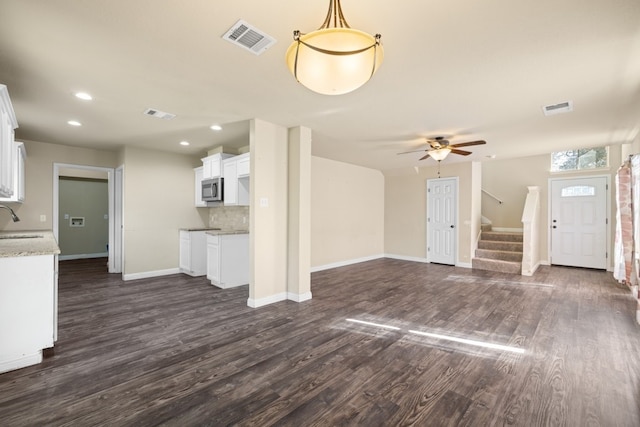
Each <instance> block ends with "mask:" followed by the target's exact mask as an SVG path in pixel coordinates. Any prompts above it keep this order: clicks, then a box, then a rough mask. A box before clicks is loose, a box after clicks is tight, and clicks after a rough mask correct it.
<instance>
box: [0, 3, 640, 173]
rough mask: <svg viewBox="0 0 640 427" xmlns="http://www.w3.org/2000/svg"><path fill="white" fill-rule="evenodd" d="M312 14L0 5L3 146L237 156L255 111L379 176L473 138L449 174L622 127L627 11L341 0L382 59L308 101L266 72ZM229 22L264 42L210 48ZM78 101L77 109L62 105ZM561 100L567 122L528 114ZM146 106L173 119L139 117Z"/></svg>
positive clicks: (230, 7)
mask: <svg viewBox="0 0 640 427" xmlns="http://www.w3.org/2000/svg"><path fill="white" fill-rule="evenodd" d="M328 4H329V1H328V0H307V1H291V0H281V1H266V0H237V1H226V2H223V1H213V0H189V1H178V0H91V1H80V0H0V83H4V84H6V85H7V86H8V88H9V93H10V95H11V98H12V101H13V105H14V108H15V110H16V115H17V117H18V122H19V125H20V127H19V129H18V130H17V137H18V138H21V139H27V140H36V141H43V142H51V143H57V144H66V145H74V146H86V147H93V148H100V149H117V148H119V147H122V146H124V145H131V146H136V147H141V148H149V149H159V150H167V151H175V152H182V153H189V154H194V155H196V154H197V155H200V154H204V153H205V152H206V151H207V149H210V148H213V147H214V146H216V145H219V144H226V145H230V146H241V145H246V144H247V143H248V124H247V120H248V119H251V118H254V117H257V118H261V119H264V120H267V121H269V122H272V123H276V124H278V125H282V126H286V127H292V126H298V125H302V126H306V127H308V128H310V129H312V131H313V153H314V155H317V156H322V157H327V158H331V159H335V160H340V161H345V162H349V163H354V164H359V165H363V166H367V167H372V168H376V169H381V170H384V169H391V168H398V167H413V166H419V165H424V164H425V162H433V160H432V159H427V160H423V161H422V162H419V161H418V159H419V158H420V157H421V154H420V153H414V154H406V155H402V156H397V155H396V153H397V152H401V151H407V150H412V149H419V148H422V147H425V145H424V138H425V137H433V136H437V135H444V136H447V137H451V138H450V139H451V142H452V143H457V142H464V141H469V140H476V139H484V140H486V141H487V145H485V146H478V147H470V151H473V152H474V154H473V155H471V156H468V157H464V158H463V157H459V156H454V155H450V156H449V157H448V158H447V159H446V160H445V162H453V161H461V160H464V161H468V160H486V159H487V156H489V155H492V154H495V155H496V156H497V157H498V158H509V157H515V156H526V155H534V154H541V153H548V152H550V151H553V150H559V149H568V148H579V147H590V146H600V145H609V144H620V143H624V142H630V141H632V140H633V139H634V138H635V137H636V135H637V133H638V130H639V126H640V1H638V0H615V1H611V0H561V1H557V0H556V1H550V0H528V1H525V0H521V1H507V0H501V1H499V0H485V1H477V0H447V1H443V0H441V1H434V0H405V1H389V0H384V1H383V0H366V1H365V0H343V2H342V9H343V12H344V14H345V17H346V19H347V21H348V22H349V24H350V25H351V26H352V27H353V28H357V29H360V30H363V31H365V32H368V33H372V34H374V33H380V34H382V42H383V45H384V49H385V61H384V63H383V64H382V67H381V68H380V70H379V71H378V72H377V73H376V75H375V76H374V77H373V79H372V80H371V81H370V82H369V83H367V84H366V85H365V86H363V87H362V88H360V89H358V90H356V91H355V92H352V93H350V94H346V95H342V96H325V95H318V94H315V93H313V92H310V91H309V90H307V89H306V88H304V87H303V86H301V85H300V84H298V83H297V82H296V81H295V80H294V78H293V77H292V76H291V74H290V73H289V71H288V69H287V67H286V65H285V61H284V53H285V51H286V49H287V47H288V46H289V44H290V43H291V41H292V32H293V30H296V29H299V30H301V31H302V32H309V31H312V30H314V29H316V28H317V27H319V26H320V24H321V23H322V21H323V20H324V17H325V15H326V11H327V8H328ZM238 19H244V20H245V21H247V22H248V23H250V24H252V25H254V26H255V27H257V28H258V29H260V30H262V31H264V32H266V33H267V34H269V35H270V36H272V37H274V38H275V39H276V40H277V43H276V44H275V45H274V46H273V47H271V48H270V49H269V50H267V51H266V52H265V53H264V54H262V55H260V56H256V55H253V54H252V53H249V52H247V51H245V50H243V49H241V48H239V47H237V46H234V45H232V44H231V43H229V42H227V41H225V40H222V39H221V36H222V35H223V34H224V33H225V32H226V31H227V30H228V29H229V28H230V27H231V26H232V25H233V24H234V23H235V22H236V21H237V20H238ZM79 90H82V91H87V92H89V93H91V94H92V95H93V96H94V100H93V101H91V102H84V101H80V100H78V99H76V98H75V97H74V96H73V93H74V92H76V91H79ZM568 100H572V101H573V103H574V112H573V113H570V114H563V115H556V116H551V117H545V116H544V115H543V114H542V106H543V105H546V104H555V103H559V102H563V101H568ZM147 108H156V109H159V110H162V111H166V112H170V113H173V114H176V115H177V117H176V118H175V119H173V120H160V119H155V118H152V117H147V116H145V115H143V114H142V112H143V111H144V110H145V109H147ZM70 119H76V120H79V121H80V122H82V123H83V126H82V127H80V128H74V127H71V126H69V125H67V124H66V122H67V121H68V120H70ZM213 123H220V124H222V125H224V129H223V131H221V132H218V133H215V132H213V131H211V130H210V129H209V126H210V125H211V124H213ZM181 140H188V141H190V142H191V146H190V147H187V148H185V147H181V146H179V145H178V142H179V141H181Z"/></svg>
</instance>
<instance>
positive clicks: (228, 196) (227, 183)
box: [224, 153, 250, 206]
mask: <svg viewBox="0 0 640 427" xmlns="http://www.w3.org/2000/svg"><path fill="white" fill-rule="evenodd" d="M249 159H250V154H249V153H245V154H241V155H239V156H235V157H232V158H230V159H226V160H225V161H224V204H225V206H249V194H250V192H249V190H250V188H249V184H250V179H249V170H250V168H249V166H250V163H249V161H250V160H249Z"/></svg>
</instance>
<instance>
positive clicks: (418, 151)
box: [396, 148, 427, 154]
mask: <svg viewBox="0 0 640 427" xmlns="http://www.w3.org/2000/svg"><path fill="white" fill-rule="evenodd" d="M423 151H427V149H426V148H424V149H422V150H413V151H404V152H402V153H396V154H409V153H422V152H423Z"/></svg>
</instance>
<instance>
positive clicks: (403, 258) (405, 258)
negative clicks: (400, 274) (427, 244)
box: [384, 254, 429, 264]
mask: <svg viewBox="0 0 640 427" xmlns="http://www.w3.org/2000/svg"><path fill="white" fill-rule="evenodd" d="M384 257H385V258H391V259H398V260H400V261H412V262H422V263H425V264H429V261H427V259H426V258H421V257H415V256H406V255H396V254H384Z"/></svg>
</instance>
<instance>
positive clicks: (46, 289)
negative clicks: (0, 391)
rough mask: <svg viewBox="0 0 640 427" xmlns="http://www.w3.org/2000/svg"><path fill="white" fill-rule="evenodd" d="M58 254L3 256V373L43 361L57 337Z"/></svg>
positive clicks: (0, 369)
mask: <svg viewBox="0 0 640 427" xmlns="http://www.w3.org/2000/svg"><path fill="white" fill-rule="evenodd" d="M57 278H58V276H57V255H34V256H21V257H6V258H0V373H2V372H6V371H10V370H13V369H20V368H24V367H26V366H30V365H35V364H36V363H40V362H42V350H43V349H45V348H50V347H53V343H54V341H55V340H56V338H57V319H58V310H57V305H58V304H57V303H58V281H57Z"/></svg>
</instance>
